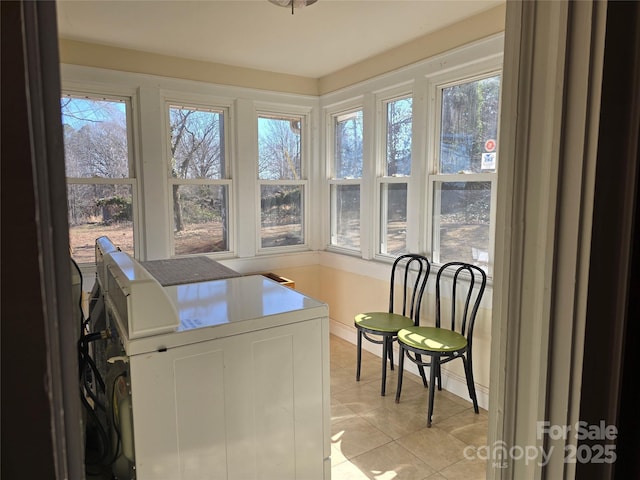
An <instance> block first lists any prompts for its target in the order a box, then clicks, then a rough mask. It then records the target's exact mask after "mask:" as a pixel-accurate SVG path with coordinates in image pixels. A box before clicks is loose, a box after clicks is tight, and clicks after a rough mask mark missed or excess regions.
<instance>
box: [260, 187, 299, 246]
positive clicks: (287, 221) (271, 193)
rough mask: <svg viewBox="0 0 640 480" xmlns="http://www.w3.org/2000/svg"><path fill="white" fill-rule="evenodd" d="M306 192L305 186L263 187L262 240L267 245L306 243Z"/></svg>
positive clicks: (261, 192) (261, 195) (261, 194)
mask: <svg viewBox="0 0 640 480" xmlns="http://www.w3.org/2000/svg"><path fill="white" fill-rule="evenodd" d="M303 194H304V187H303V186H302V185H261V186H260V205H261V209H260V210H261V215H260V240H261V246H262V247H263V248H266V247H283V246H287V245H302V244H303V243H304V229H303V224H302V211H303V205H302V198H303V196H304V195H303Z"/></svg>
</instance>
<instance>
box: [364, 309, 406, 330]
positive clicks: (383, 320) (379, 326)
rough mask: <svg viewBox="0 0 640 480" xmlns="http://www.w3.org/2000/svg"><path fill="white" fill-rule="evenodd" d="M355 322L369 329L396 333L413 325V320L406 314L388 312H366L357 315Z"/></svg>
mask: <svg viewBox="0 0 640 480" xmlns="http://www.w3.org/2000/svg"><path fill="white" fill-rule="evenodd" d="M355 323H356V325H357V326H359V327H361V328H366V329H367V330H376V331H379V332H386V333H395V332H397V331H398V330H400V329H403V328H408V327H411V326H413V320H411V319H410V318H409V317H405V316H404V315H400V314H397V313H388V312H366V313H360V314H358V315H356V317H355Z"/></svg>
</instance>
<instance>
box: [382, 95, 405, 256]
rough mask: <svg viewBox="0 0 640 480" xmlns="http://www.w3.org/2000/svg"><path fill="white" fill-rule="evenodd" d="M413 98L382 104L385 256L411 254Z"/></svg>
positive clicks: (383, 245) (383, 238) (383, 235)
mask: <svg viewBox="0 0 640 480" xmlns="http://www.w3.org/2000/svg"><path fill="white" fill-rule="evenodd" d="M412 103H413V102H412V98H411V97H403V98H397V99H392V100H385V101H383V102H382V105H383V111H384V118H383V119H382V122H381V123H382V125H383V126H384V144H383V157H384V158H383V165H382V172H381V175H380V176H378V190H379V195H380V197H379V198H380V208H379V215H380V217H379V225H380V229H379V235H380V236H379V248H378V253H380V254H382V255H392V256H397V255H399V254H402V253H406V252H407V193H408V186H409V176H410V175H411V128H412V124H413V112H412Z"/></svg>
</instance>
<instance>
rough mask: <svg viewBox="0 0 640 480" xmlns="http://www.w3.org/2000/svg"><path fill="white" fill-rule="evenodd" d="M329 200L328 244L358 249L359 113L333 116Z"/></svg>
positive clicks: (360, 138)
mask: <svg viewBox="0 0 640 480" xmlns="http://www.w3.org/2000/svg"><path fill="white" fill-rule="evenodd" d="M332 119H333V125H332V126H333V139H334V149H333V165H332V179H331V180H330V181H329V188H330V197H331V200H330V202H331V214H330V217H331V245H332V246H336V247H342V248H346V249H349V250H360V186H361V183H362V134H363V128H362V127H363V125H362V110H356V111H353V112H349V113H343V114H340V115H335V116H333V117H332Z"/></svg>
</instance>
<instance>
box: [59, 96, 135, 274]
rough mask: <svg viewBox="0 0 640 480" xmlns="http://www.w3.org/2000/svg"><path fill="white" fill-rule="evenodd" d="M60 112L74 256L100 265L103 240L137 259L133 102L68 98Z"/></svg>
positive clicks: (65, 98)
mask: <svg viewBox="0 0 640 480" xmlns="http://www.w3.org/2000/svg"><path fill="white" fill-rule="evenodd" d="M60 106H61V114H62V124H63V134H64V148H65V170H66V177H67V203H68V209H69V243H70V247H71V252H72V256H73V258H74V260H75V261H76V262H78V263H93V262H95V240H96V238H98V237H101V236H103V235H106V236H109V237H110V238H111V239H113V241H114V242H115V243H116V244H117V246H118V247H120V249H121V250H123V251H126V252H127V253H130V254H131V255H133V254H134V250H135V249H134V245H135V241H134V225H135V222H134V219H135V212H136V209H135V204H136V188H135V177H134V171H133V162H132V153H131V152H132V145H131V140H130V139H131V131H130V130H131V129H130V124H131V121H130V109H131V100H130V99H129V98H102V97H98V96H85V95H76V94H65V95H63V96H62V98H61V100H60Z"/></svg>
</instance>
